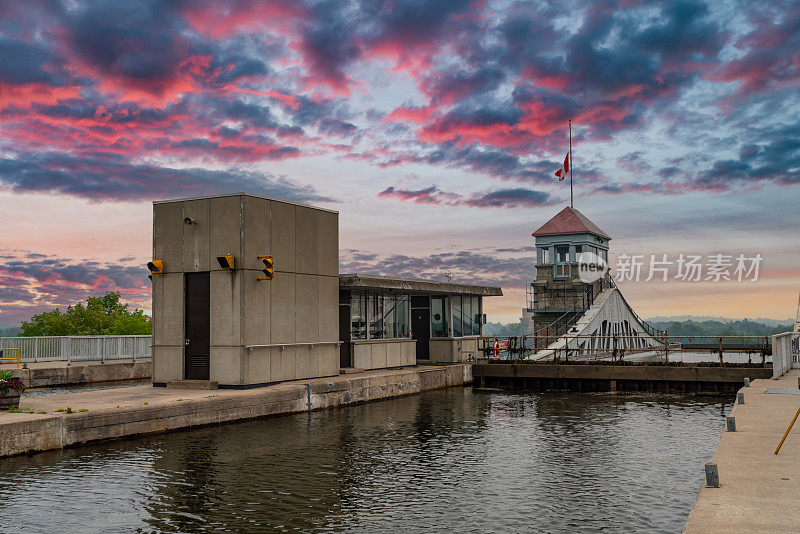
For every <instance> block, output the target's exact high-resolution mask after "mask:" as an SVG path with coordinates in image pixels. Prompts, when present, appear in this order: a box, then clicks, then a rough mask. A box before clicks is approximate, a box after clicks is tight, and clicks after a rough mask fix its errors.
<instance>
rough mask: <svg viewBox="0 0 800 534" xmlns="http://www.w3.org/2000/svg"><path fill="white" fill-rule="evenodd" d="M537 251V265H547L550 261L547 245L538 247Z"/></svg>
mask: <svg viewBox="0 0 800 534" xmlns="http://www.w3.org/2000/svg"><path fill="white" fill-rule="evenodd" d="M536 250H538V251H539V265H548V264H549V263H550V249H549V248H547V247H538V248H537V249H536Z"/></svg>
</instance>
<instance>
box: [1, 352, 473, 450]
mask: <svg viewBox="0 0 800 534" xmlns="http://www.w3.org/2000/svg"><path fill="white" fill-rule="evenodd" d="M471 381H472V367H471V366H470V365H468V364H452V365H437V366H418V367H411V368H403V369H385V370H378V371H366V372H363V373H354V374H347V375H340V376H336V377H331V378H315V379H311V380H299V381H292V382H282V383H280V384H275V385H271V386H266V387H260V388H254V389H246V390H231V389H224V390H202V389H185V390H180V389H170V388H154V387H152V386H150V385H142V386H131V387H125V388H117V389H106V390H101V391H86V392H77V393H67V394H62V395H48V396H43V397H31V398H24V397H23V399H22V401H21V402H20V409H21V410H23V412H28V413H0V456H10V455H14V454H22V453H27V452H35V451H43V450H50V449H60V448H63V447H68V446H73V445H77V444H81V443H87V442H91V441H99V440H109V439H117V438H123V437H127V436H134V435H139V434H154V433H160V432H167V431H170V430H176V429H181V428H189V427H196V426H201V425H211V424H219V423H225V422H230V421H240V420H244V419H254V418H258V417H265V416H273V415H282V414H290V413H297V412H304V411H310V410H319V409H324V408H332V407H336V406H345V405H348V404H356V403H361V402H367V401H372V400H378V399H386V398H390V397H399V396H402V395H410V394H413V393H419V392H421V391H426V390H431V389H438V388H444V387H450V386H460V385H463V384H465V383H469V382H471ZM67 408H70V409H71V412H72V413H65V412H63V411H59V412H57V411H56V410H65V409H67ZM30 412H32V413H30ZM39 412H46V413H39Z"/></svg>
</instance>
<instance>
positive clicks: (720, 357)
mask: <svg viewBox="0 0 800 534" xmlns="http://www.w3.org/2000/svg"><path fill="white" fill-rule="evenodd" d="M719 364H720V365H725V363H724V362H723V361H722V336H720V337H719Z"/></svg>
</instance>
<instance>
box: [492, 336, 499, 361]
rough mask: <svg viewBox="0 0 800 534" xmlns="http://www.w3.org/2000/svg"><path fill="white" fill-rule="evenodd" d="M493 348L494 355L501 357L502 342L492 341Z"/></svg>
mask: <svg viewBox="0 0 800 534" xmlns="http://www.w3.org/2000/svg"><path fill="white" fill-rule="evenodd" d="M492 348H493V349H494V350H493V351H492V352H493V353H494V357H495V358H499V357H500V342H499V341H497V340H495V341H494V343H492Z"/></svg>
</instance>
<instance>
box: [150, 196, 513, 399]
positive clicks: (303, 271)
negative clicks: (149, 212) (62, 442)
mask: <svg viewBox="0 0 800 534" xmlns="http://www.w3.org/2000/svg"><path fill="white" fill-rule="evenodd" d="M338 224H339V222H338V212H336V211H332V210H326V209H321V208H315V207H313V206H307V205H303V204H298V203H295V202H288V201H284V200H278V199H272V198H268V197H262V196H258V195H250V194H246V193H236V194H230V195H220V196H212V197H202V198H190V199H179V200H167V201H159V202H154V203H153V261H152V262H151V263H150V264H148V267H149V268H150V270H151V276H152V283H153V350H152V354H153V383H154V385H166V384H167V383H168V382H180V381H183V380H206V381H210V382H216V383H217V384H218V385H219V386H220V387H252V386H256V385H263V384H270V383H275V382H280V381H285V380H297V379H305V378H313V377H323V376H332V375H337V374H339V372H340V369H341V368H343V367H357V368H363V369H377V368H385V367H398V366H403V365H415V364H416V362H417V360H433V361H440V362H444V361H462V360H464V359H466V358H468V357H469V356H470V354H472V353H475V352H476V351H477V338H478V336H480V332H481V325H482V324H483V322H484V321H483V303H482V297H484V296H490V295H501V294H502V292H501V291H500V289H499V288H489V287H482V286H472V285H464V284H456V283H445V282H437V281H425V280H401V279H395V278H385V277H379V276H367V275H346V274H345V275H340V274H339V272H338V268H339V233H338ZM270 270H272V272H270ZM475 355H476V354H475Z"/></svg>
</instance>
